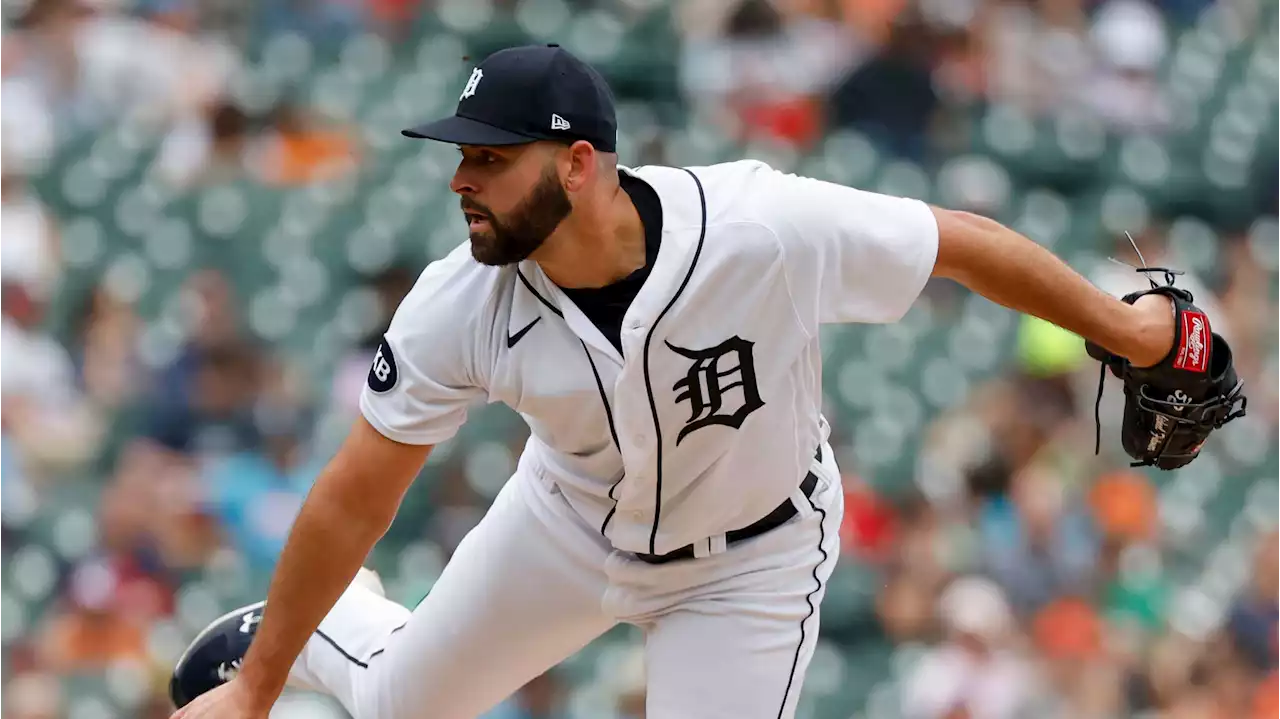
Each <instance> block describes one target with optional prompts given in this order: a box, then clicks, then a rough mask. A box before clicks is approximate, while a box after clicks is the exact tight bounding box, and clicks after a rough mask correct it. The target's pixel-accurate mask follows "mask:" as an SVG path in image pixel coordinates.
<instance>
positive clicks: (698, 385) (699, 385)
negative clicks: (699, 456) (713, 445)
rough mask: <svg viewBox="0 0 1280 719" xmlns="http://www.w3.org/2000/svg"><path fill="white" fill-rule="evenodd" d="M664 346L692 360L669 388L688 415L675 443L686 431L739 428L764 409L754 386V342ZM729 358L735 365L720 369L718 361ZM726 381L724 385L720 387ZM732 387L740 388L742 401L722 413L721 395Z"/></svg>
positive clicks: (728, 341) (738, 338)
mask: <svg viewBox="0 0 1280 719" xmlns="http://www.w3.org/2000/svg"><path fill="white" fill-rule="evenodd" d="M666 345H667V346H668V347H670V348H671V351H672V352H675V353H676V354H678V355H681V356H683V357H687V358H689V359H691V360H693V364H692V365H691V366H690V367H689V372H688V374H687V375H685V378H684V379H682V380H680V381H679V382H676V383H675V385H674V386H673V387H672V388H671V389H672V390H674V391H676V392H679V394H677V395H676V402H686V401H687V402H688V403H689V407H690V411H691V413H692V414H691V416H690V417H689V421H688V422H686V423H685V426H684V427H683V428H682V429H681V430H680V434H679V435H677V436H676V444H680V440H682V439H684V438H685V435H688V434H689V433H690V432H694V431H696V430H699V429H702V428H703V427H708V426H710V425H713V424H718V425H723V426H725V427H732V428H734V429H739V428H741V427H742V423H743V421H745V420H746V418H747V415H749V414H751V413H752V412H754V411H756V410H758V409H760V408H761V407H763V406H764V401H763V400H761V399H760V389H759V387H758V386H757V385H756V368H755V362H754V360H753V359H752V356H751V348H752V347H753V346H754V345H755V343H754V342H748V341H747V340H744V339H742V338H741V337H737V336H734V337H731V338H730V339H727V340H725V341H724V342H721V343H720V344H718V345H716V346H715V347H710V348H708V349H704V350H691V349H685V348H683V347H676V346H675V345H673V344H671V343H670V342H667V343H666ZM731 355H732V357H733V359H735V360H736V361H737V363H736V365H734V366H728V367H722V366H721V361H722V360H724V359H725V358H727V357H730V356H731ZM726 380H727V381H728V382H727V384H721V383H722V382H723V381H726ZM734 388H740V389H741V393H742V401H741V402H740V403H739V404H738V406H737V409H735V410H733V411H732V412H728V413H726V412H722V411H721V410H722V409H724V406H725V394H726V393H727V392H728V391H729V390H731V389H734Z"/></svg>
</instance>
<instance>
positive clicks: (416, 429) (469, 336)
mask: <svg viewBox="0 0 1280 719" xmlns="http://www.w3.org/2000/svg"><path fill="white" fill-rule="evenodd" d="M456 254H457V253H455V254H454V255H450V256H449V257H447V258H445V259H443V260H440V261H439V262H436V263H432V264H431V265H430V266H428V267H427V269H426V270H425V271H423V273H422V276H421V277H419V278H418V281H417V283H416V284H415V285H414V287H413V289H412V290H411V291H410V292H409V294H408V295H407V296H406V297H405V299H404V301H403V302H401V303H400V306H399V307H398V308H397V309H396V313H395V316H394V317H393V318H392V320H391V325H390V327H389V328H388V329H387V332H386V334H385V335H384V337H383V339H382V342H381V343H379V345H378V349H377V351H376V352H375V353H374V355H373V357H372V358H371V362H370V367H369V374H368V377H367V378H366V380H365V386H364V389H363V390H362V392H361V395H360V412H361V414H363V415H364V418H365V419H366V420H368V421H369V424H371V425H373V427H374V428H375V429H377V430H378V431H379V432H381V433H382V434H383V435H384V436H386V437H388V438H389V439H392V440H395V441H397V442H402V443H404V444H419V445H422V444H439V443H441V442H444V441H446V440H448V439H450V438H452V437H453V436H454V435H455V434H457V432H458V429H459V428H460V427H461V426H462V424H463V423H464V422H465V421H466V418H467V409H468V407H469V406H470V405H471V403H472V402H474V401H476V400H478V399H482V398H484V397H485V396H486V394H487V392H486V389H485V380H484V376H485V373H483V372H481V371H480V369H481V368H482V367H484V366H485V363H484V359H483V358H484V356H485V355H486V352H485V349H484V347H485V343H484V342H483V336H484V333H481V332H478V331H477V328H476V327H474V326H473V325H474V324H475V323H474V322H473V320H472V315H473V314H474V313H471V312H467V311H466V310H465V308H467V307H472V308H475V307H479V306H482V305H483V304H484V300H483V298H481V297H473V296H471V295H473V294H475V292H476V291H479V290H481V289H482V287H480V285H483V283H482V282H477V281H476V278H475V277H474V276H468V274H469V273H468V271H467V270H468V268H467V267H466V266H465V264H464V263H463V262H461V261H460V260H459V258H458V257H456ZM467 259H469V258H467Z"/></svg>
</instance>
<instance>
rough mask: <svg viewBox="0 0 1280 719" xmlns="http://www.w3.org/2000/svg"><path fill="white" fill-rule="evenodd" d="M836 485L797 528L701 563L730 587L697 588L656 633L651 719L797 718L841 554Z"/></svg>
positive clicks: (652, 635) (650, 660) (651, 653)
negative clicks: (692, 717)
mask: <svg viewBox="0 0 1280 719" xmlns="http://www.w3.org/2000/svg"><path fill="white" fill-rule="evenodd" d="M833 466H834V465H833ZM836 477H837V479H835V480H831V481H829V482H828V483H827V484H825V485H823V486H822V488H820V489H819V490H818V491H817V492H815V493H814V496H813V498H812V500H813V504H812V505H811V506H810V507H808V508H806V509H807V510H808V511H805V512H802V514H801V516H800V517H798V518H796V519H793V520H792V521H791V522H790V523H788V524H786V525H784V526H782V527H780V528H778V529H777V530H774V531H773V532H770V533H768V534H765V535H763V536H761V537H759V538H758V539H756V540H751V541H750V542H749V543H745V544H744V545H742V547H741V549H740V551H735V550H733V549H730V551H729V552H727V553H725V554H721V555H717V556H715V557H709V558H707V559H704V560H697V561H702V562H707V561H708V560H710V561H709V562H708V565H707V567H706V569H707V571H716V570H718V569H719V567H720V566H723V567H724V568H725V572H726V577H727V578H726V579H725V580H724V581H721V582H715V583H714V584H712V585H705V584H704V585H701V586H699V585H692V586H697V587H698V589H697V592H698V594H697V596H696V597H694V598H692V599H691V600H690V601H687V602H682V603H681V604H680V605H679V607H678V608H677V609H675V610H673V611H671V612H668V613H664V614H663V615H662V616H660V617H658V618H657V619H655V620H654V621H653V622H652V624H650V626H649V633H648V638H647V642H646V647H645V649H646V655H647V656H646V662H645V664H646V672H647V676H648V681H649V688H648V701H647V710H646V711H647V713H646V716H647V717H649V719H677V718H679V717H685V716H689V708H690V707H697V716H698V717H699V719H777V718H778V717H792V716H794V715H795V710H796V705H797V702H798V701H799V698H800V689H801V685H802V684H803V681H804V675H805V671H806V670H807V669H808V666H809V660H810V659H811V658H812V656H813V650H814V647H815V646H816V643H817V635H818V617H819V605H820V603H821V601H822V597H823V595H824V593H825V590H826V584H827V580H828V579H829V578H830V576H831V572H832V570H833V568H834V567H835V564H836V560H837V558H838V554H839V551H840V541H839V528H840V521H841V517H842V516H843V513H844V497H843V494H842V491H841V489H840V485H839V481H838V475H836ZM735 554H738V555H740V556H738V557H735V556H734V555H735ZM711 564H715V565H717V566H716V568H715V569H712V568H711Z"/></svg>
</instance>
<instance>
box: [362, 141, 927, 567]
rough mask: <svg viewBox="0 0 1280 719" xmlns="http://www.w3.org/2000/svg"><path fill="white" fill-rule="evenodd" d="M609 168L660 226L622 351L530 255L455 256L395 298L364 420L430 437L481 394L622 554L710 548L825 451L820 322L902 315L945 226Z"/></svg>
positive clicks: (764, 177)
mask: <svg viewBox="0 0 1280 719" xmlns="http://www.w3.org/2000/svg"><path fill="white" fill-rule="evenodd" d="M620 171H622V172H626V173H630V174H631V175H634V176H635V177H638V178H640V179H642V180H644V181H645V182H646V183H648V184H649V185H650V186H652V187H653V189H654V190H655V191H656V193H657V195H658V197H659V199H660V201H661V204H662V212H663V222H662V241H661V245H660V249H659V252H658V256H657V260H656V261H655V262H654V264H653V266H652V268H651V270H650V275H649V277H648V279H647V280H646V281H645V283H644V285H643V287H642V288H641V290H640V291H639V293H638V295H637V296H636V297H635V299H634V301H633V302H632V303H631V305H630V308H629V309H628V311H627V313H626V315H625V319H624V321H623V326H622V335H621V343H622V352H621V353H619V352H618V350H617V349H616V348H615V347H614V345H613V344H612V343H611V342H610V341H609V340H608V339H606V337H605V336H604V335H603V334H602V333H601V332H600V330H599V329H597V328H596V326H595V325H594V324H592V322H591V321H590V320H589V319H588V318H587V317H586V316H585V315H584V314H583V313H582V312H581V311H580V310H579V309H578V308H577V307H575V306H574V304H573V303H572V302H571V301H570V300H569V299H568V298H567V297H566V295H565V294H564V293H563V292H562V291H561V290H560V289H559V288H558V287H557V286H556V285H555V284H554V283H552V282H551V281H550V280H549V279H548V278H547V277H546V276H545V275H544V274H543V273H542V271H541V270H540V269H539V267H538V265H537V263H536V262H533V261H525V262H522V263H519V264H518V265H516V266H509V267H489V266H485V265H481V264H479V263H477V262H475V261H474V260H473V259H472V257H471V252H470V246H469V243H464V244H463V245H461V246H459V247H458V248H457V249H455V250H454V251H453V252H452V253H451V254H450V255H449V256H448V257H446V258H444V259H441V260H439V261H437V262H434V263H432V264H431V265H429V266H428V267H427V268H426V269H425V270H424V271H423V273H422V275H421V277H420V278H419V280H418V282H417V283H416V285H415V286H414V288H413V289H412V291H411V292H410V293H409V295H408V296H407V297H406V298H405V300H404V301H403V303H402V304H401V305H400V307H399V309H398V310H397V312H396V315H395V317H394V319H393V320H392V323H391V326H390V329H389V331H388V332H387V335H386V338H385V341H384V342H383V344H382V347H381V348H380V349H379V353H378V356H377V357H376V358H375V360H374V367H373V369H372V370H371V372H370V377H369V384H368V386H366V388H365V390H364V393H363V396H362V397H361V403H360V406H361V410H362V412H363V414H364V416H365V418H366V419H368V421H369V422H370V423H371V424H372V425H373V426H374V427H375V428H377V429H378V430H379V431H380V432H382V433H383V434H384V435H386V436H387V437H389V438H391V439H393V440H396V441H399V442H404V443H409V444H437V443H440V442H443V441H445V440H447V439H449V438H451V437H452V436H453V435H454V434H455V433H456V432H457V430H458V428H459V427H460V426H461V425H462V423H463V421H464V420H465V418H466V414H467V408H468V405H470V404H471V403H472V402H474V401H477V400H480V399H485V400H487V401H490V402H503V403H505V404H507V405H509V406H510V407H512V408H513V409H515V410H516V411H517V412H519V413H520V414H521V415H522V416H523V417H524V419H525V420H526V421H527V423H528V425H529V427H530V429H531V432H532V434H531V438H530V440H529V443H528V445H527V446H526V448H525V451H524V454H523V455H522V457H521V469H522V471H530V472H533V473H535V474H537V475H540V476H542V477H544V478H546V479H549V480H550V481H552V482H554V483H555V484H556V485H558V486H559V487H560V489H561V491H562V492H563V493H564V495H565V497H566V499H567V500H568V501H569V502H570V504H571V505H572V506H573V508H574V509H575V511H577V512H578V513H579V514H580V515H581V516H582V517H583V518H584V519H586V520H587V521H588V522H590V523H591V524H592V525H594V526H596V527H598V528H599V529H600V531H601V532H602V533H603V534H604V535H605V537H607V539H608V541H609V542H610V543H611V544H612V545H613V546H614V547H616V548H618V549H621V550H624V551H633V552H642V553H650V554H662V553H666V552H669V551H671V550H674V549H676V548H679V547H682V546H684V545H687V544H694V545H695V546H700V544H699V543H701V544H702V545H705V546H706V547H707V550H706V551H707V553H716V552H717V551H718V550H722V545H723V537H722V535H723V534H724V533H725V532H726V531H729V530H733V529H738V528H740V527H744V526H747V525H749V524H751V523H752V522H754V521H756V520H758V519H760V518H761V517H763V516H764V515H766V514H768V513H769V512H770V511H771V510H772V509H774V508H775V507H777V506H778V505H779V504H781V503H782V502H783V501H785V500H786V499H787V498H788V497H790V496H792V495H793V494H794V493H795V492H796V491H797V486H798V484H799V482H800V480H801V478H802V477H804V475H805V473H806V471H807V468H808V467H809V466H810V464H811V462H812V461H813V456H814V451H815V449H816V448H817V447H818V446H819V445H820V444H821V443H822V442H823V441H824V440H825V439H826V433H827V429H826V422H825V420H823V418H822V417H821V413H820V404H821V396H822V391H821V371H822V362H821V354H820V352H819V347H818V330H819V326H820V325H821V324H823V323H830V322H864V323H881V322H892V321H896V320H897V319H899V318H900V317H902V316H903V315H904V314H905V313H906V311H907V309H908V308H909V307H910V306H911V304H912V302H913V301H914V300H915V299H916V297H917V296H918V295H919V293H920V291H921V289H922V288H923V287H924V285H925V282H926V281H927V280H928V278H929V276H930V274H931V272H932V270H933V266H934V261H935V259H936V255H937V246H938V228H937V223H936V221H935V219H934V217H933V215H932V213H931V211H930V210H929V208H928V206H927V205H925V204H924V203H922V202H919V201H916V200H910V199H902V198H896V197H888V196H884V195H878V194H874V193H870V192H864V191H860V190H856V189H851V188H848V187H843V186H839V185H835V184H831V183H826V182H822V181H819V180H814V179H810V178H803V177H798V176H794V175H789V174H785V173H782V172H778V171H776V170H774V169H772V168H770V167H768V166H767V165H765V164H763V163H761V162H757V161H740V162H732V163H726V164H721V165H716V166H711V167H698V168H690V169H688V170H686V169H681V168H671V167H640V168H635V169H631V168H622V169H621V170H620ZM717 538H718V539H717ZM717 543H718V544H719V546H717Z"/></svg>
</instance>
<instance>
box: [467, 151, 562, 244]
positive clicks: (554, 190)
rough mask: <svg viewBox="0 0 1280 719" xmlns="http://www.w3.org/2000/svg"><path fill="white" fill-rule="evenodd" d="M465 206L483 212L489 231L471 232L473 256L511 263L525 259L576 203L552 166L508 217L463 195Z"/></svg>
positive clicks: (558, 224) (473, 210)
mask: <svg viewBox="0 0 1280 719" xmlns="http://www.w3.org/2000/svg"><path fill="white" fill-rule="evenodd" d="M462 208H463V209H464V210H469V211H472V212H481V213H482V214H483V215H484V217H485V219H486V220H488V222H489V231H488V232H472V233H471V256H472V257H474V258H475V260H476V262H479V263H480V264H482V265H491V266H495V267H496V266H501V265H511V264H515V263H517V262H520V261H522V260H525V259H527V258H528V257H529V255H531V254H533V253H534V251H535V250H537V249H538V248H539V247H541V246H542V243H543V242H546V241H547V238H548V237H550V236H551V233H552V232H555V229H556V228H557V227H559V226H560V223H561V222H562V221H563V220H564V218H565V217H568V216H569V212H570V211H571V210H572V209H573V206H572V205H571V204H570V203H569V195H568V194H566V193H565V191H564V187H562V186H561V185H560V178H559V176H558V175H556V172H555V168H554V167H548V168H547V169H546V170H545V171H544V172H543V173H542V177H541V178H539V179H538V184H536V185H534V187H533V189H532V190H530V191H529V195H528V196H527V197H525V198H524V200H522V201H521V202H520V204H519V205H516V207H515V209H513V210H512V211H511V212H510V214H509V215H508V217H507V219H505V220H499V219H498V218H497V217H495V216H494V215H493V213H492V212H490V211H489V210H488V208H486V207H483V206H481V205H479V204H477V203H474V202H470V201H469V200H468V199H467V198H465V197H464V198H462Z"/></svg>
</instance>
